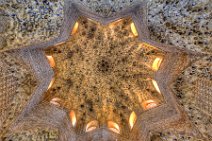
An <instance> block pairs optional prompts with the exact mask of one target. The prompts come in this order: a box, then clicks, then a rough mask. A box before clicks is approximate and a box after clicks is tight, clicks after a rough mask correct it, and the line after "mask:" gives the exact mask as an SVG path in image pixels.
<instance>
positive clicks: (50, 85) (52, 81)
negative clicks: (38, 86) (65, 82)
mask: <svg viewBox="0 0 212 141" xmlns="http://www.w3.org/2000/svg"><path fill="white" fill-rule="evenodd" d="M54 80H55V78H52V80H51V82H50V84H49V87H48V89H50V88H51V87H52V85H53V84H54ZM48 89H47V90H48Z"/></svg>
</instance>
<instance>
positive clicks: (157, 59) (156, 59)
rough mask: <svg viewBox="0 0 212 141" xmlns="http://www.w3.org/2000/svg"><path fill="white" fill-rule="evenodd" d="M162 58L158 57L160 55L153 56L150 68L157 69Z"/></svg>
mask: <svg viewBox="0 0 212 141" xmlns="http://www.w3.org/2000/svg"><path fill="white" fill-rule="evenodd" d="M162 60H163V59H162V58H160V57H157V58H155V60H154V61H153V63H152V69H153V70H155V71H157V70H158V69H159V67H160V64H161V62H162Z"/></svg>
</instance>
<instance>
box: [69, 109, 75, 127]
mask: <svg viewBox="0 0 212 141" xmlns="http://www.w3.org/2000/svg"><path fill="white" fill-rule="evenodd" d="M69 116H70V120H71V123H72V126H73V127H75V126H76V123H77V118H76V115H75V112H74V111H71V112H70V114H69Z"/></svg>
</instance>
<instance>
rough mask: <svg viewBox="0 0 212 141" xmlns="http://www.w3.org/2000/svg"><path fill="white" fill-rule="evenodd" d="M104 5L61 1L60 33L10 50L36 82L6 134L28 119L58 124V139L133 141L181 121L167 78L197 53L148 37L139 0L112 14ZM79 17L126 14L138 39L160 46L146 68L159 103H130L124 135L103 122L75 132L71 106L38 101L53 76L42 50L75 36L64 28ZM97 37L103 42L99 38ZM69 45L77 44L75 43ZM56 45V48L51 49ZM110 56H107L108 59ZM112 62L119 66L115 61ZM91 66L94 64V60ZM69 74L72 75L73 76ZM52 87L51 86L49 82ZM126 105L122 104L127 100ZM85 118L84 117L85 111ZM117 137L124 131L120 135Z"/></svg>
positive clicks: (102, 19)
mask: <svg viewBox="0 0 212 141" xmlns="http://www.w3.org/2000/svg"><path fill="white" fill-rule="evenodd" d="M108 8H110V7H105V11H106V13H107V15H99V14H98V13H95V12H93V11H90V10H89V9H87V8H86V7H85V5H79V4H78V3H76V2H75V1H74V2H73V1H70V0H66V1H65V2H64V11H63V12H64V19H63V24H62V26H61V30H60V33H59V34H58V35H59V36H57V37H56V38H52V39H51V40H48V41H39V42H31V43H30V44H26V45H25V44H24V45H23V46H22V47H25V49H23V50H21V51H20V52H18V51H17V52H16V53H17V54H21V58H24V60H25V63H27V64H30V66H31V68H32V70H33V71H34V76H35V77H36V80H37V83H36V84H37V85H36V86H37V87H36V88H35V90H34V91H33V92H32V93H31V95H32V96H31V99H30V100H29V102H28V103H27V105H26V107H25V108H24V109H23V112H22V113H21V114H20V115H19V117H18V119H17V120H16V121H15V122H14V124H12V125H11V126H10V129H9V130H10V131H9V132H8V133H7V134H10V132H13V131H18V130H23V131H24V130H26V129H27V128H29V125H30V123H31V124H32V125H35V128H37V126H48V127H49V128H56V130H57V129H58V131H59V139H60V140H63V141H66V140H71V141H72V140H73V141H76V140H77V139H78V140H83V139H84V138H86V139H87V138H89V139H90V140H95V139H100V140H116V139H119V140H125V139H126V140H130V141H133V140H135V141H137V140H138V141H143V140H148V139H149V136H150V131H152V130H154V131H155V132H157V131H159V130H161V129H165V128H167V127H169V126H170V125H171V124H176V123H178V122H184V121H186V120H187V118H186V116H185V114H184V112H182V108H181V107H180V106H179V105H178V103H177V100H176V97H175V96H174V94H173V91H172V89H171V87H170V84H172V83H173V82H174V81H175V80H176V78H177V76H178V74H180V72H181V71H182V70H184V69H185V68H186V67H187V66H188V65H189V64H190V62H191V60H192V59H191V56H193V55H195V56H201V54H198V53H195V52H192V51H189V50H187V49H185V48H184V49H180V48H179V47H175V46H170V45H164V44H161V43H157V42H155V41H153V40H151V39H150V36H149V35H150V34H149V31H148V30H147V20H146V15H147V14H146V4H145V2H139V3H137V4H136V5H135V6H133V7H132V9H127V10H126V11H125V10H123V11H121V12H120V13H118V14H114V15H113V14H110V13H108V12H107V11H108ZM79 17H86V18H89V19H91V20H94V21H96V22H98V24H102V25H104V26H105V25H108V24H109V23H111V22H114V21H117V20H118V19H123V18H125V17H129V18H131V19H132V21H133V22H134V23H135V26H136V29H137V31H138V37H137V40H138V42H142V43H145V44H147V45H148V46H150V47H151V46H153V47H154V48H156V49H158V50H160V51H162V52H163V62H162V64H161V66H160V69H159V70H158V71H156V72H155V73H154V75H152V74H151V75H149V74H148V76H150V78H151V77H153V78H154V79H155V80H156V82H157V83H158V86H159V89H160V92H161V94H162V95H163V103H161V105H159V106H158V107H155V108H153V109H150V110H147V111H145V112H143V111H142V110H138V109H139V108H138V109H137V108H135V112H136V114H137V121H136V123H135V125H134V127H133V129H132V130H131V131H130V132H128V133H127V136H124V135H123V134H124V132H123V133H122V132H120V134H114V133H113V132H111V131H110V130H108V128H107V126H106V125H104V126H103V127H102V128H100V129H97V130H94V131H92V132H91V133H86V134H83V130H81V129H84V127H85V126H86V125H84V126H80V127H77V128H79V129H80V131H81V132H80V134H78V133H79V132H77V131H76V129H75V128H74V127H72V126H71V121H70V119H69V118H68V114H69V112H70V111H69V110H71V109H68V110H67V108H68V107H69V106H67V105H65V106H64V107H62V108H57V107H55V106H53V105H52V104H50V105H49V103H48V104H43V101H42V100H43V98H44V93H45V92H46V91H47V89H48V86H49V84H50V81H51V80H52V78H53V69H52V68H51V67H50V65H49V64H48V60H47V58H46V57H45V54H44V50H46V49H49V48H50V50H51V49H54V48H57V47H64V45H68V44H69V39H70V40H73V39H74V38H75V37H74V36H73V35H71V34H70V32H71V31H72V29H73V27H74V25H75V23H76V21H77V20H78V19H79ZM1 30H4V29H1ZM121 32H122V31H121ZM85 34H86V35H88V36H96V35H89V34H88V33H85ZM117 36H118V35H117ZM76 37H77V36H76ZM103 37H104V36H103ZM2 38H3V37H1V38H0V41H4V40H2ZM76 40H77V39H76ZM66 41H67V42H68V43H65V44H64V42H66ZM1 43H2V42H1ZM103 43H104V44H105V42H103ZM59 44H60V45H59ZM61 44H62V45H61ZM92 45H93V44H92ZM118 46H121V44H118ZM102 47H104V45H102ZM73 49H76V50H77V47H75V48H73ZM73 49H70V50H73ZM56 51H58V50H57V49H56ZM97 51H98V50H97ZM101 51H102V50H101ZM103 51H104V50H103ZM91 52H92V51H91ZM78 55H79V54H78ZM113 56H115V55H111V58H112V57H113ZM62 57H63V56H62ZM86 57H88V59H90V60H91V61H90V62H92V59H93V58H95V57H94V56H92V57H91V58H89V56H86ZM56 58H57V57H56ZM111 58H109V60H110V59H111ZM132 58H133V57H132ZM59 59H60V58H59ZM59 59H58V60H59ZM95 60H98V57H97V58H95ZM103 60H104V59H102V60H101V59H100V64H101V63H103V62H109V61H108V60H107V58H106V61H105V60H104V61H103ZM56 61H57V59H56ZM59 61H62V60H59ZM94 62H95V61H94ZM97 62H98V61H97ZM127 62H128V61H127ZM56 63H57V62H56ZM61 63H64V62H61ZM79 64H80V63H79ZM79 64H77V65H75V68H77V67H79ZM103 64H104V66H105V65H106V64H109V63H106V64H105V63H103ZM69 65H70V64H69ZM100 66H101V65H100ZM106 66H107V65H106ZM108 66H109V65H108ZM117 66H118V67H119V64H118V65H117ZM123 66H126V65H123ZM89 67H92V65H89V63H88V67H87V68H89ZM120 67H121V66H120ZM58 68H59V67H58ZM96 68H98V63H97V67H96ZM107 68H108V67H107ZM107 68H106V69H105V67H100V68H99V73H102V72H105V71H106V72H107V71H109V70H110V69H107ZM109 68H110V67H109ZM81 69H82V68H81ZM66 71H67V70H66ZM78 71H79V70H78ZM139 71H140V70H139ZM58 72H60V71H58ZM72 72H74V73H76V71H72ZM79 72H80V71H79ZM85 72H86V73H88V75H89V70H88V69H87V71H85ZM120 72H121V71H120ZM150 72H151V71H150ZM80 73H81V72H80ZM55 74H56V75H57V70H56V71H55ZM63 75H64V74H63ZM63 75H61V76H63ZM124 75H126V73H125V72H124ZM64 76H66V75H64ZM101 77H102V76H101ZM102 78H103V77H102ZM75 79H76V80H77V78H75ZM94 79H95V77H94ZM96 79H97V80H98V79H99V78H96ZM106 80H107V78H106ZM115 80H118V81H119V79H118V78H117V77H115ZM76 82H78V81H76ZM79 82H80V81H79ZM91 82H92V81H91ZM57 83H58V82H57V80H56V81H55V85H57ZM69 84H70V83H69ZM85 86H87V88H88V89H89V88H91V86H90V84H89V85H85ZM88 86H89V87H88ZM63 87H64V88H65V87H67V85H66V84H64V85H63ZM52 88H54V85H53V87H52ZM61 88H62V87H61ZM64 90H66V89H64ZM68 90H69V89H68ZM49 91H50V90H49ZM47 93H48V92H47ZM75 97H76V94H75ZM65 98H66V97H64V99H65ZM78 98H80V97H78ZM104 98H106V97H104ZM47 99H48V96H47ZM39 102H41V104H39ZM127 102H128V101H126V103H127ZM38 104H39V105H38ZM133 104H134V105H136V103H133ZM126 105H127V106H128V104H126ZM129 105H130V104H129ZM129 107H130V106H129ZM129 107H128V108H129ZM135 107H137V106H135ZM63 108H64V109H63ZM75 108H76V107H75ZM130 108H131V107H130ZM130 108H129V109H130ZM133 108H134V106H133ZM97 109H98V108H97ZM94 110H95V109H94ZM106 111H107V110H106ZM131 112H132V111H131ZM126 113H128V112H126ZM81 114H82V113H81ZM129 114H130V113H129ZM100 117H101V116H100ZM88 118H90V117H89V116H88ZM92 118H93V117H92ZM126 119H127V118H126V117H125V120H126ZM86 122H87V121H86ZM95 131H96V133H95ZM123 131H126V130H123ZM95 134H98V135H96V136H92V135H95ZM80 135H81V136H80ZM95 137H96V138H95ZM106 137H107V138H106ZM122 137H124V139H123V138H122Z"/></svg>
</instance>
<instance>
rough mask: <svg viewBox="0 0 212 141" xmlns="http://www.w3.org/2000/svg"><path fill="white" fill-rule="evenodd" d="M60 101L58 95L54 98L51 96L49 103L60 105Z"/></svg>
mask: <svg viewBox="0 0 212 141" xmlns="http://www.w3.org/2000/svg"><path fill="white" fill-rule="evenodd" d="M59 101H60V98H58V97H55V98H52V100H51V101H50V103H51V104H54V105H57V106H60V104H59V103H58V102H59Z"/></svg>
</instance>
